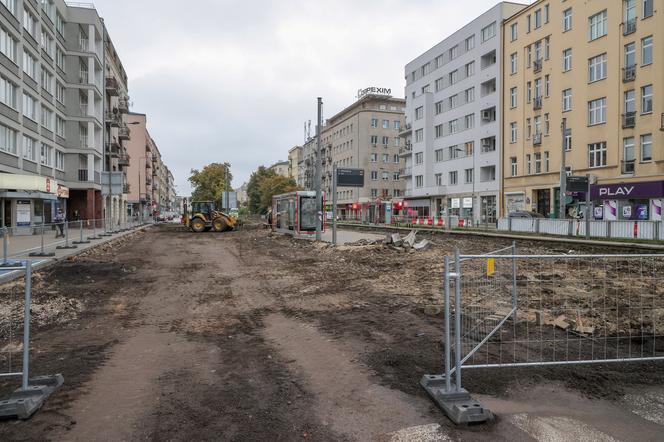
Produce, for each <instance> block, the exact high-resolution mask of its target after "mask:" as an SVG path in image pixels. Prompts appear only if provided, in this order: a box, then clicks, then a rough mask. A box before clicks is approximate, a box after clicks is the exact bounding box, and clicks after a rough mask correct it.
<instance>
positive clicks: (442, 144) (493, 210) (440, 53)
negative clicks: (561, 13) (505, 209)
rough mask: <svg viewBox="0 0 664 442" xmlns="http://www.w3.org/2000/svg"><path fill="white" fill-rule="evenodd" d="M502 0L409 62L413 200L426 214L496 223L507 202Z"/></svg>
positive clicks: (407, 134) (510, 6)
mask: <svg viewBox="0 0 664 442" xmlns="http://www.w3.org/2000/svg"><path fill="white" fill-rule="evenodd" d="M523 8H524V5H521V4H516V3H509V2H502V3H499V4H498V5H496V6H495V7H493V8H491V9H490V10H488V11H487V12H485V13H484V14H482V15H481V16H479V17H478V18H476V19H475V20H473V21H472V22H470V23H468V24H467V25H465V26H464V27H462V28H461V29H459V30H458V31H456V32H454V33H453V34H452V35H450V36H449V37H447V38H446V39H445V40H443V41H441V42H440V43H438V44H436V45H435V46H434V47H432V48H431V49H429V50H428V51H426V52H425V53H424V54H422V55H420V56H419V57H417V58H416V59H414V60H413V61H411V62H410V63H408V64H407V65H406V67H405V73H406V89H405V90H406V115H407V121H408V126H407V127H406V128H405V130H404V131H402V132H401V134H400V136H401V137H402V138H403V139H404V140H405V145H404V146H403V149H402V152H401V156H402V157H404V159H405V167H404V169H403V171H402V173H401V175H402V176H403V178H404V180H405V182H406V200H407V201H406V205H407V207H408V211H409V213H410V214H417V215H419V216H440V215H448V214H449V215H458V216H460V217H462V218H464V219H467V220H472V221H473V222H475V223H477V222H494V221H495V220H496V215H497V212H498V208H499V207H500V177H501V157H500V150H501V140H502V137H501V124H500V120H501V113H502V112H501V111H502V94H501V92H500V91H501V88H502V75H501V62H500V61H501V59H502V56H503V51H502V35H501V32H502V26H501V24H502V22H503V20H505V19H506V18H508V17H510V16H512V15H514V14H515V13H517V12H518V11H520V10H521V9H523Z"/></svg>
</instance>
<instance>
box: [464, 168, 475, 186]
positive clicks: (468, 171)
mask: <svg viewBox="0 0 664 442" xmlns="http://www.w3.org/2000/svg"><path fill="white" fill-rule="evenodd" d="M473 172H474V171H473V169H466V170H464V177H465V182H466V184H470V183H472V182H473V175H474V174H473Z"/></svg>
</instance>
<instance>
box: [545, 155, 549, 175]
mask: <svg viewBox="0 0 664 442" xmlns="http://www.w3.org/2000/svg"><path fill="white" fill-rule="evenodd" d="M548 171H549V152H544V172H548Z"/></svg>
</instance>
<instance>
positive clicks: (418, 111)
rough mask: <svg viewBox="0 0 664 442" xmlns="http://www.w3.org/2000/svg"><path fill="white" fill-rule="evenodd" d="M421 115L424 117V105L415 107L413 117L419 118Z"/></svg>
mask: <svg viewBox="0 0 664 442" xmlns="http://www.w3.org/2000/svg"><path fill="white" fill-rule="evenodd" d="M423 117H424V107H423V106H420V107H418V108H417V109H415V119H416V120H421V119H422V118H423Z"/></svg>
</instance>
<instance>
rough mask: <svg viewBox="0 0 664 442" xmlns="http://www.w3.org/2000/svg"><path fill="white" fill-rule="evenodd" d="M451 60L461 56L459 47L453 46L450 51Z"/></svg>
mask: <svg viewBox="0 0 664 442" xmlns="http://www.w3.org/2000/svg"><path fill="white" fill-rule="evenodd" d="M449 56H450V60H454V59H455V58H457V57H458V56H459V46H453V47H451V48H450V50H449Z"/></svg>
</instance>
